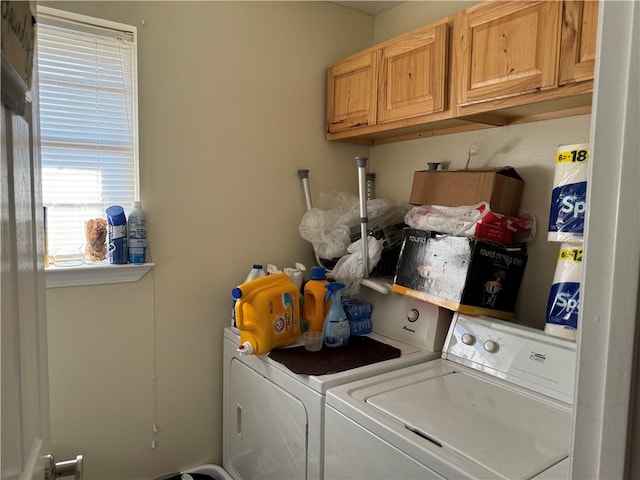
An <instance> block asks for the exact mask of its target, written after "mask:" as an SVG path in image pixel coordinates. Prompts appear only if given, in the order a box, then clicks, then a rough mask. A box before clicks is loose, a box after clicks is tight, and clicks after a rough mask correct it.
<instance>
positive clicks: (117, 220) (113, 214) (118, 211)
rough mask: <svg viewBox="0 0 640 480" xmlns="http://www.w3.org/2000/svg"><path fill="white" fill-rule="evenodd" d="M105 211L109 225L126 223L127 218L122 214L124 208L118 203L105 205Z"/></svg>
mask: <svg viewBox="0 0 640 480" xmlns="http://www.w3.org/2000/svg"><path fill="white" fill-rule="evenodd" d="M106 213H107V220H108V222H109V225H125V224H126V223H127V218H126V217H125V215H124V208H122V207H121V206H120V205H112V206H110V207H107V210H106Z"/></svg>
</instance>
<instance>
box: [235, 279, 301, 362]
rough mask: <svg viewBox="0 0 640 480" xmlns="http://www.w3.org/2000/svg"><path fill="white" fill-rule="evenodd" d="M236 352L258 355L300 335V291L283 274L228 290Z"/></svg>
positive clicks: (292, 340) (284, 344) (285, 343)
mask: <svg viewBox="0 0 640 480" xmlns="http://www.w3.org/2000/svg"><path fill="white" fill-rule="evenodd" d="M232 295H233V298H235V299H236V306H235V308H236V325H237V327H238V329H239V330H240V345H239V346H238V351H239V352H240V353H246V354H249V355H250V354H254V355H260V354H263V353H267V352H269V351H270V350H272V349H274V348H276V347H284V346H286V345H289V344H291V343H293V342H295V341H296V340H298V338H299V337H300V333H301V332H300V311H299V310H300V307H299V305H300V293H299V290H298V287H297V286H296V284H295V283H293V282H292V281H291V279H290V278H289V276H288V275H287V274H285V273H278V274H275V275H268V276H266V277H262V278H258V279H256V280H251V281H249V282H246V283H243V284H242V285H239V286H238V287H236V288H234V289H233V290H232Z"/></svg>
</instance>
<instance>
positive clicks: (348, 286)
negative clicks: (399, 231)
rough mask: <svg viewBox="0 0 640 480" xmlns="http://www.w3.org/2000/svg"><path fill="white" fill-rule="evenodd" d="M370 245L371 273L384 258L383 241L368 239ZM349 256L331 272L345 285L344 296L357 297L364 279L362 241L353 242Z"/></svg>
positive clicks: (340, 261)
mask: <svg viewBox="0 0 640 480" xmlns="http://www.w3.org/2000/svg"><path fill="white" fill-rule="evenodd" d="M367 239H368V245H369V265H368V266H369V273H371V271H372V270H373V269H374V268H375V266H376V265H377V264H378V262H379V261H380V258H381V257H382V244H383V240H378V239H376V238H374V237H371V236H370V237H367ZM348 251H349V254H348V255H345V256H343V257H342V258H341V259H340V260H338V263H336V266H335V267H333V270H332V271H331V276H332V277H333V278H335V279H336V280H337V281H338V282H342V283H344V285H345V288H344V296H352V295H357V294H358V293H359V292H360V282H362V279H363V278H364V268H363V265H362V244H361V240H357V241H355V242H353V243H352V244H351V245H350V246H349V248H348Z"/></svg>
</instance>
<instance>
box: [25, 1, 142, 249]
mask: <svg viewBox="0 0 640 480" xmlns="http://www.w3.org/2000/svg"><path fill="white" fill-rule="evenodd" d="M46 10H47V13H46V14H40V15H39V18H38V30H37V48H38V75H39V103H40V136H41V156H42V189H43V200H44V205H45V206H46V207H47V216H48V219H47V221H48V241H49V254H50V255H55V254H56V252H58V253H60V252H64V253H65V255H67V254H69V253H72V252H82V251H83V247H84V243H85V239H84V234H85V232H84V223H85V221H87V220H89V219H93V218H97V217H103V218H106V216H105V209H106V207H107V206H109V205H122V206H123V207H124V208H125V211H126V212H128V211H129V209H130V207H131V204H132V202H133V200H135V199H137V197H138V158H137V156H138V127H137V118H138V117H137V75H136V67H137V60H136V42H135V28H134V27H128V26H125V25H120V24H113V23H112V22H105V21H102V20H100V19H94V18H90V17H84V16H78V15H73V16H72V17H69V16H68V15H67V14H65V13H64V12H58V11H53V10H51V9H46ZM39 12H40V11H39ZM114 25H116V26H117V27H118V28H113V27H114Z"/></svg>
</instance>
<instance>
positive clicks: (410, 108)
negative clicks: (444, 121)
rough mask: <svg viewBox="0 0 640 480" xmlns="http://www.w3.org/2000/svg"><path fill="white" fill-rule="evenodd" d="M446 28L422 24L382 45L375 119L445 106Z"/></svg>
mask: <svg viewBox="0 0 640 480" xmlns="http://www.w3.org/2000/svg"><path fill="white" fill-rule="evenodd" d="M448 40H449V38H448V28H447V24H446V23H440V24H438V25H432V26H429V27H427V28H422V29H420V30H418V31H414V32H412V33H409V34H407V35H403V36H401V37H399V38H398V39H396V40H394V41H392V42H389V43H388V44H386V45H385V46H384V47H383V48H381V62H380V74H379V75H378V123H386V122H391V121H394V120H401V119H405V118H412V117H417V116H420V115H428V114H430V113H435V112H441V111H443V110H444V109H445V108H446V107H447V103H448V102H447V98H446V94H447V92H448V89H447V84H448V81H447V80H448V78H449V76H448V70H449V65H448V63H447V59H448V44H449V42H448Z"/></svg>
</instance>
